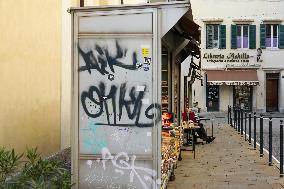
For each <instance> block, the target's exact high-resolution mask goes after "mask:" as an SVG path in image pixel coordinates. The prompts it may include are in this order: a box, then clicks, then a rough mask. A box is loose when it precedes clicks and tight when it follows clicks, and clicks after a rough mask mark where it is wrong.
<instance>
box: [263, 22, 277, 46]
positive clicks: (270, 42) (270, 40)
mask: <svg viewBox="0 0 284 189" xmlns="http://www.w3.org/2000/svg"><path fill="white" fill-rule="evenodd" d="M265 47H268V48H277V47H278V24H266V35H265Z"/></svg>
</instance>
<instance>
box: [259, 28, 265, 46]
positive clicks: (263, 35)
mask: <svg viewBox="0 0 284 189" xmlns="http://www.w3.org/2000/svg"><path fill="white" fill-rule="evenodd" d="M265 37H266V26H265V24H260V48H262V49H265V48H266V46H265Z"/></svg>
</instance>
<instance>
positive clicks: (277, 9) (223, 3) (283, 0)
mask: <svg viewBox="0 0 284 189" xmlns="http://www.w3.org/2000/svg"><path fill="white" fill-rule="evenodd" d="M191 4H192V12H193V18H194V21H195V22H196V23H197V24H199V25H200V27H201V42H202V43H201V51H202V54H203V53H205V52H214V53H215V54H218V53H222V54H228V53H230V52H247V53H248V54H250V55H251V56H254V57H253V58H252V59H251V61H250V62H251V63H257V62H256V49H252V50H239V49H237V50H233V49H230V48H231V31H230V30H231V24H235V23H234V22H233V20H236V19H243V20H244V19H246V20H248V19H250V20H253V22H252V23H251V24H252V25H256V48H259V45H260V32H259V30H260V24H262V23H263V21H264V20H268V19H269V20H280V21H282V22H278V23H282V24H284V11H283V10H284V0H191ZM214 19H215V20H217V19H218V20H222V22H221V23H220V24H222V25H227V27H226V32H227V36H226V47H227V49H222V50H221V49H214V50H212V49H206V30H205V28H206V27H205V26H206V24H205V23H206V22H204V21H212V20H214ZM262 59H263V62H262V63H260V64H261V67H260V68H259V69H258V79H259V83H260V85H259V86H257V87H254V91H253V92H254V94H253V96H254V97H253V98H254V101H253V108H256V109H257V110H259V111H265V109H266V104H265V90H266V88H265V73H266V72H270V71H272V70H274V69H278V70H282V69H283V68H284V50H283V49H282V50H280V49H264V50H263V51H262ZM184 65H186V63H184V64H183V66H184ZM184 68H185V67H182V69H184ZM202 68H203V69H205V68H206V69H216V68H225V64H224V63H207V62H206V61H204V59H202ZM263 68H264V69H265V71H264V70H263ZM280 75H282V76H283V75H284V71H283V70H282V71H280ZM279 83H280V84H279V109H280V111H282V112H284V100H283V96H284V86H283V83H284V78H281V79H280V80H279ZM194 89H195V92H196V95H195V96H196V98H197V99H196V100H197V101H198V102H199V107H200V108H201V109H202V110H206V94H205V93H206V90H205V85H204V86H203V87H201V86H200V82H195V83H194ZM220 92H221V91H220ZM226 93H228V95H229V91H226ZM231 93H232V91H231ZM231 95H232V94H231ZM255 95H256V96H257V97H256V98H255ZM225 96H226V95H223V94H222V97H223V98H224V99H222V100H224V103H225V102H228V103H229V102H230V103H232V99H230V98H232V97H225ZM229 96H230V95H229ZM229 99H230V100H229ZM222 100H221V101H222ZM221 103H222V102H221ZM220 107H221V110H226V108H227V105H226V106H225V105H223V104H221V106H220Z"/></svg>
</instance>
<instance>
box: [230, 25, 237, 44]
mask: <svg viewBox="0 0 284 189" xmlns="http://www.w3.org/2000/svg"><path fill="white" fill-rule="evenodd" d="M236 48H237V25H231V49H236Z"/></svg>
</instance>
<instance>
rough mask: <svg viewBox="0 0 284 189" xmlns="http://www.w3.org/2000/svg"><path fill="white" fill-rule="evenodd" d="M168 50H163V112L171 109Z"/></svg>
mask: <svg viewBox="0 0 284 189" xmlns="http://www.w3.org/2000/svg"><path fill="white" fill-rule="evenodd" d="M168 90H169V78H168V51H163V52H162V112H163V113H167V112H168V111H169V92H168Z"/></svg>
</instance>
